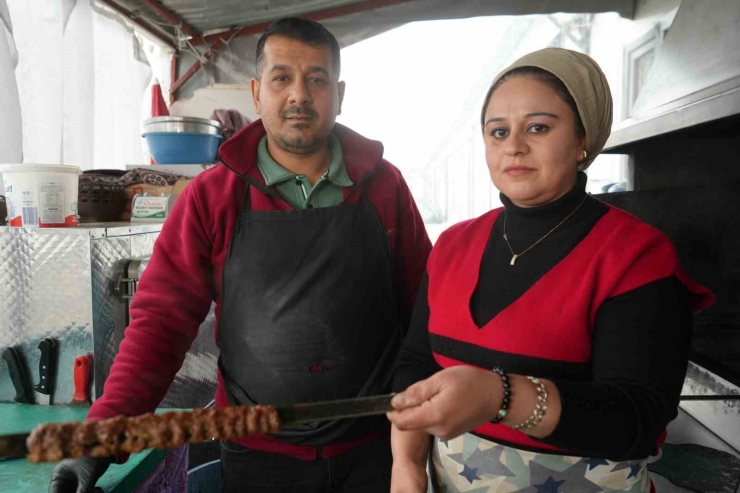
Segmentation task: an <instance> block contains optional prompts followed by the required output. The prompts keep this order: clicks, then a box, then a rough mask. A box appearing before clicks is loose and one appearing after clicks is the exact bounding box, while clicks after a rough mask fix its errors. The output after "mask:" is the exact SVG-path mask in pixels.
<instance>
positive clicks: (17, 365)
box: [2, 347, 34, 404]
mask: <svg viewBox="0 0 740 493" xmlns="http://www.w3.org/2000/svg"><path fill="white" fill-rule="evenodd" d="M2 358H3V359H4V360H5V362H6V363H7V364H8V372H9V373H10V380H11V381H12V382H13V387H14V388H15V402H18V403H20V404H33V403H34V399H33V393H32V392H31V389H30V388H29V383H28V376H27V375H26V370H25V369H24V368H23V362H22V361H21V358H20V355H19V354H18V351H16V350H15V348H13V347H8V348H5V350H4V351H3V354H2Z"/></svg>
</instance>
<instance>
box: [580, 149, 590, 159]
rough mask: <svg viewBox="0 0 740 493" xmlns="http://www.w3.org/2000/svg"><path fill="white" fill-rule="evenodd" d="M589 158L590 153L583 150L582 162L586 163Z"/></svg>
mask: <svg viewBox="0 0 740 493" xmlns="http://www.w3.org/2000/svg"><path fill="white" fill-rule="evenodd" d="M587 157H588V152H586V150H585V149H584V150H583V157H582V158H581V161H585V160H586V158H587Z"/></svg>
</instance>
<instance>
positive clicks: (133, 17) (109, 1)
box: [100, 0, 177, 50]
mask: <svg viewBox="0 0 740 493" xmlns="http://www.w3.org/2000/svg"><path fill="white" fill-rule="evenodd" d="M100 1H101V2H102V3H104V4H106V5H107V6H108V7H110V8H112V9H113V10H115V11H116V12H118V13H119V14H121V15H123V16H124V17H126V18H128V19H130V20H131V21H132V22H134V23H136V24H138V25H139V26H141V27H143V28H144V29H146V30H147V31H149V33H150V34H151V35H152V36H154V37H155V38H157V39H159V40H160V41H162V42H163V43H164V44H166V45H167V46H169V47H170V48H172V49H173V50H177V47H176V46H175V43H173V42H172V40H170V39H167V38H165V37H163V36H162V35H161V34H157V33H161V32H162V31H160V30H159V29H157V28H156V27H154V26H153V25H152V24H149V23H148V22H146V21H145V20H142V19H141V18H140V17H139V16H137V15H136V14H134V13H133V12H131V11H130V10H128V9H125V8H123V7H121V6H120V5H118V4H117V3H116V2H114V1H113V0H100Z"/></svg>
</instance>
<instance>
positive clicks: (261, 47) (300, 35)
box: [257, 17, 341, 77]
mask: <svg viewBox="0 0 740 493" xmlns="http://www.w3.org/2000/svg"><path fill="white" fill-rule="evenodd" d="M270 36H283V37H285V38H290V39H295V40H297V41H301V42H303V43H305V44H307V45H311V46H328V47H329V51H330V52H331V59H332V64H331V66H332V70H334V73H335V74H336V75H337V77H339V71H340V70H341V62H340V60H339V43H338V42H337V38H335V37H334V35H333V34H332V33H330V32H329V30H328V29H326V28H325V27H324V26H322V25H321V24H319V23H318V22H315V21H311V20H308V19H300V18H298V17H283V18H282V19H279V20H276V21H275V22H273V23H272V24H271V25H270V27H268V28H267V30H266V31H265V32H264V33H262V36H261V37H260V39H259V41H258V42H257V77H262V68H263V67H262V65H263V63H264V51H265V43H266V42H267V38H269V37H270Z"/></svg>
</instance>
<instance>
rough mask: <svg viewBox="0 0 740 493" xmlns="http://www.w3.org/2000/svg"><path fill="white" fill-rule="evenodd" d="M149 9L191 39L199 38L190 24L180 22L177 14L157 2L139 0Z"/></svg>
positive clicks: (156, 0)
mask: <svg viewBox="0 0 740 493" xmlns="http://www.w3.org/2000/svg"><path fill="white" fill-rule="evenodd" d="M141 1H142V2H143V3H144V4H146V5H147V6H148V7H149V8H150V9H152V10H153V11H154V12H156V13H157V14H159V15H160V16H161V17H162V18H163V19H165V20H166V21H167V22H169V23H170V24H172V25H173V26H175V27H177V28H179V29H180V30H181V31H182V32H184V33H185V34H187V35H188V36H191V37H193V38H194V37H196V36H199V35H200V33H199V32H198V31H196V30H195V29H193V28H192V27H191V26H190V24H188V23H187V22H185V21H184V20H182V19H181V18H180V17H179V16H178V15H177V14H175V13H174V12H172V11H171V10H169V9H168V8H167V7H165V6H164V5H162V3H161V2H159V1H158V0H141Z"/></svg>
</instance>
